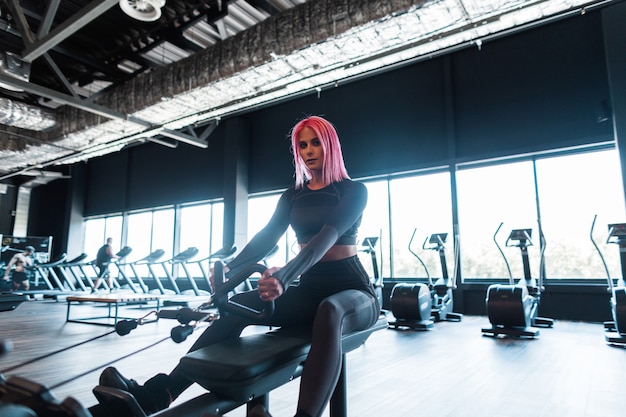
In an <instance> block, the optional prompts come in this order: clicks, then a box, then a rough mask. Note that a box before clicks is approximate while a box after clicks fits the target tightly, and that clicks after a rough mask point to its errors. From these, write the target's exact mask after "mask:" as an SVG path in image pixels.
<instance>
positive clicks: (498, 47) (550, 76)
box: [452, 13, 613, 160]
mask: <svg viewBox="0 0 626 417" xmlns="http://www.w3.org/2000/svg"><path fill="white" fill-rule="evenodd" d="M600 17H601V15H600V13H594V14H590V15H585V16H582V17H577V18H573V19H569V20H567V21H563V22H559V23H556V24H552V25H549V26H543V27H539V28H536V29H534V30H531V31H528V32H524V33H522V34H519V35H516V36H511V37H508V38H505V39H501V40H499V41H496V42H488V43H485V44H483V46H482V48H481V50H480V51H479V50H478V49H477V48H473V49H469V50H466V51H462V52H460V53H457V54H455V55H454V57H453V61H452V62H453V64H452V68H453V69H452V72H453V92H454V103H455V109H454V111H455V124H456V129H455V131H456V149H457V156H458V157H459V158H460V159H463V160H471V159H479V158H485V157H490V156H501V155H511V154H516V153H523V152H531V151H537V150H543V149H550V148H559V147H565V146H576V145H581V144H585V143H591V142H594V141H603V140H612V139H613V137H612V127H611V124H610V122H608V121H605V122H602V123H599V122H598V117H599V116H600V115H601V113H602V112H603V106H604V107H606V105H607V103H609V101H610V92H609V86H608V79H607V68H606V59H605V57H604V48H603V47H602V45H603V38H602V27H601V20H600ZM606 116H608V115H606Z"/></svg>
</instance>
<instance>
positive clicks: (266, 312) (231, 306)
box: [213, 261, 274, 320]
mask: <svg viewBox="0 0 626 417" xmlns="http://www.w3.org/2000/svg"><path fill="white" fill-rule="evenodd" d="M266 269H267V267H266V266H265V265H262V264H252V265H249V266H247V267H244V268H242V269H240V270H237V271H229V272H230V274H228V281H226V274H225V273H224V264H223V263H222V262H221V261H216V262H215V263H214V264H213V277H214V278H215V294H214V295H213V302H214V303H215V305H216V306H217V308H218V309H219V310H220V314H223V313H224V312H229V313H233V314H237V315H239V316H243V317H247V318H250V319H252V320H264V319H267V318H269V317H271V316H272V314H274V301H268V302H265V303H264V306H263V310H260V311H257V310H255V309H253V308H250V307H248V306H245V305H242V304H239V303H236V302H234V301H232V300H230V299H229V297H228V294H229V293H230V292H231V291H233V290H234V289H235V288H237V286H238V285H239V284H241V283H243V282H245V280H246V279H248V278H249V277H250V275H252V274H253V273H255V272H259V273H263V272H265V270H266Z"/></svg>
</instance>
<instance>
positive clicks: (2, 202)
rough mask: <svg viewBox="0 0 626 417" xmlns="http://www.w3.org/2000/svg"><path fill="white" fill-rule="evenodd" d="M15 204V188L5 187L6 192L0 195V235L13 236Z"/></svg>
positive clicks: (11, 186)
mask: <svg viewBox="0 0 626 417" xmlns="http://www.w3.org/2000/svg"><path fill="white" fill-rule="evenodd" d="M16 203H17V187H15V186H13V185H7V188H6V192H5V193H4V194H0V234H2V235H5V236H12V235H13V224H14V223H15V214H14V213H15V205H16Z"/></svg>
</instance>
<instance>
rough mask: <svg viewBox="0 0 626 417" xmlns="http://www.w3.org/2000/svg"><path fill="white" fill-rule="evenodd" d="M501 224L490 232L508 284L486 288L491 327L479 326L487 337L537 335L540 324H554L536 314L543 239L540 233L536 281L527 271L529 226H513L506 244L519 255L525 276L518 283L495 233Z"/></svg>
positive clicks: (530, 336)
mask: <svg viewBox="0 0 626 417" xmlns="http://www.w3.org/2000/svg"><path fill="white" fill-rule="evenodd" d="M502 225H503V223H500V225H499V226H498V228H497V229H496V232H495V233H494V235H493V240H494V242H495V244H496V246H497V247H498V250H499V251H500V254H501V255H502V257H503V258H504V262H505V263H506V267H507V270H508V272H509V283H508V284H492V285H490V286H489V287H488V288H487V297H486V300H485V301H486V305H487V316H488V317H489V322H490V323H491V327H485V328H483V329H482V333H483V334H484V335H487V336H498V335H507V336H514V337H520V338H521V337H526V338H534V337H537V336H539V333H540V331H539V327H543V328H549V327H552V326H553V325H554V320H553V319H550V318H545V317H539V316H538V313H539V304H540V301H541V293H542V292H543V289H544V288H543V260H544V251H545V247H546V245H545V241H544V240H543V236H542V243H543V244H542V245H541V246H542V249H541V261H540V268H539V270H540V273H539V280H538V281H537V280H535V278H533V277H532V276H531V273H530V262H529V258H528V247H529V246H532V245H533V242H532V240H531V234H532V229H513V230H511V233H510V234H509V237H508V238H507V240H506V244H505V246H507V247H517V248H519V249H520V252H521V255H522V265H523V268H524V277H523V278H521V279H520V280H519V281H518V282H517V283H515V282H514V280H513V274H512V273H511V268H510V266H509V262H508V260H507V258H506V256H505V255H504V252H503V251H502V248H501V247H500V245H499V244H498V240H497V235H498V232H499V231H500V229H501V228H502Z"/></svg>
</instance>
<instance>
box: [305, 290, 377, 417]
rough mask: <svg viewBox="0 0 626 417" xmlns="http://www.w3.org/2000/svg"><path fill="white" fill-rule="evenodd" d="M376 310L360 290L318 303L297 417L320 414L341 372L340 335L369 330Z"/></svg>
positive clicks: (371, 298)
mask: <svg viewBox="0 0 626 417" xmlns="http://www.w3.org/2000/svg"><path fill="white" fill-rule="evenodd" d="M379 310H380V309H379V307H378V302H377V301H376V299H375V298H374V297H373V296H372V295H371V294H368V293H366V292H364V291H359V290H344V291H341V292H339V293H336V294H334V295H331V296H329V297H327V298H326V299H324V300H323V301H322V302H321V303H320V305H319V308H318V310H317V314H316V315H315V320H314V322H313V335H312V343H311V350H310V351H309V355H308V357H307V360H306V365H305V367H304V370H303V372H302V378H301V381H300V396H299V399H298V412H299V413H300V415H304V414H303V412H304V413H307V414H308V415H310V416H312V417H317V416H320V415H321V414H322V412H323V411H324V408H325V407H326V405H327V404H328V401H329V400H330V397H331V395H332V392H333V390H334V389H335V385H337V381H338V380H339V374H340V372H341V359H342V352H341V335H342V334H347V333H351V332H354V331H357V330H362V329H366V328H368V327H370V326H372V325H373V324H374V323H375V322H376V320H377V319H378V315H379Z"/></svg>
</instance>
